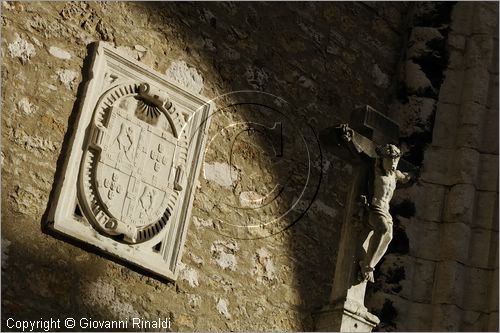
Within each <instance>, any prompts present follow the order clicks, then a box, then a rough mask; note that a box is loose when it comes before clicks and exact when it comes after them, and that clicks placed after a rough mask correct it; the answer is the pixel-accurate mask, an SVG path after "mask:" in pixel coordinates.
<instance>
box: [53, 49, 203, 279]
mask: <svg viewBox="0 0 500 333" xmlns="http://www.w3.org/2000/svg"><path fill="white" fill-rule="evenodd" d="M91 74H92V75H91V77H92V79H91V80H90V81H89V82H88V83H87V87H86V90H85V96H83V98H84V100H83V103H82V107H81V110H80V113H79V118H78V123H77V124H76V128H75V130H74V133H73V136H72V138H71V142H70V146H69V148H68V149H69V153H66V159H65V164H64V167H63V168H64V169H63V170H62V175H61V177H60V181H59V182H58V183H57V185H56V189H55V200H54V201H53V203H52V207H51V210H50V212H49V222H52V223H53V229H55V230H56V231H58V232H61V233H63V234H66V235H69V236H71V237H73V238H76V239H79V240H81V241H84V242H86V243H90V244H92V245H94V246H96V247H98V248H100V249H102V250H103V251H105V252H109V253H111V254H113V255H116V256H118V257H120V258H122V259H125V260H127V261H130V262H132V263H135V264H137V265H139V266H141V267H143V268H146V269H147V270H149V271H152V272H154V273H158V274H160V275H162V276H164V277H167V278H169V279H175V278H176V276H177V273H178V272H177V264H178V262H179V261H180V259H181V256H182V247H183V243H184V240H185V237H186V232H187V226H188V222H189V219H190V213H191V208H192V202H193V198H194V190H195V184H196V179H197V177H198V174H199V169H200V166H201V162H202V158H203V150H204V146H205V142H206V132H207V130H208V126H209V120H210V117H209V115H210V112H211V110H212V108H213V105H212V103H211V102H210V101H209V100H208V99H207V98H205V97H203V96H201V95H198V94H193V93H191V92H189V91H186V90H184V89H183V88H182V87H179V86H176V85H175V84H173V83H171V82H169V81H168V80H167V79H166V78H165V77H163V76H162V75H161V74H159V73H156V72H154V71H153V70H151V69H149V68H147V67H146V66H145V65H144V64H141V63H139V62H138V61H136V60H134V59H131V58H129V57H128V56H127V55H124V54H121V53H120V52H119V51H118V50H116V49H114V48H113V47H111V46H109V45H108V44H106V43H102V42H101V43H99V44H97V45H96V52H95V54H94V58H93V64H92V73H91ZM63 154H64V152H63Z"/></svg>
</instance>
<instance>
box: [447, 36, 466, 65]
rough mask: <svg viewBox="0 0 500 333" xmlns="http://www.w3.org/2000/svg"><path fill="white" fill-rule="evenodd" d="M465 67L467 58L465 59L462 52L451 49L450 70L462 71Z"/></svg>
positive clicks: (449, 57)
mask: <svg viewBox="0 0 500 333" xmlns="http://www.w3.org/2000/svg"><path fill="white" fill-rule="evenodd" d="M462 38H463V37H462ZM448 40H449V39H448ZM464 67H465V57H464V54H463V52H462V51H460V50H453V49H451V50H450V53H449V56H448V68H449V69H455V70H461V69H463V68H464Z"/></svg>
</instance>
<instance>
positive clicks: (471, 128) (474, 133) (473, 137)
mask: <svg viewBox="0 0 500 333" xmlns="http://www.w3.org/2000/svg"><path fill="white" fill-rule="evenodd" d="M482 140H483V133H482V131H481V126H480V125H473V124H462V125H461V126H460V128H459V129H458V136H457V147H464V148H472V149H476V150H478V149H480V148H481V143H482Z"/></svg>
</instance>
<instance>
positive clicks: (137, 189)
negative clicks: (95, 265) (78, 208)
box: [79, 83, 187, 243]
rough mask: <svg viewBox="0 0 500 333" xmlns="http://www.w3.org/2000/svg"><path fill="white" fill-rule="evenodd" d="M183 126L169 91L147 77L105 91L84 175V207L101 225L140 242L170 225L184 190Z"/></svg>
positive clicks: (96, 114) (111, 232) (108, 232)
mask: <svg viewBox="0 0 500 333" xmlns="http://www.w3.org/2000/svg"><path fill="white" fill-rule="evenodd" d="M183 126H184V120H183V118H182V115H181V114H180V112H179V111H178V110H176V108H175V106H174V105H173V104H172V102H171V101H170V100H169V98H168V96H167V95H166V94H164V93H162V92H161V91H159V90H158V89H155V88H152V87H151V86H150V85H149V84H147V83H125V84H120V85H118V86H116V87H113V88H111V89H109V90H108V91H107V92H106V93H104V94H103V96H102V97H101V99H100V100H99V103H98V104H97V106H96V110H95V112H94V118H93V120H92V124H91V129H90V133H91V134H90V142H88V144H87V147H86V149H85V151H84V158H83V161H82V166H81V170H80V177H79V178H80V179H79V181H80V184H79V185H80V187H79V190H80V193H81V194H83V195H81V202H82V208H83V210H84V213H87V214H86V215H88V216H90V217H91V222H92V223H93V224H94V226H95V227H96V229H97V230H99V231H100V232H102V233H104V234H106V235H110V236H119V235H123V237H122V238H121V240H123V241H124V242H128V243H138V242H143V241H146V240H149V239H151V238H153V237H154V236H156V235H157V234H158V233H159V232H160V231H161V230H162V229H163V227H165V225H166V224H167V223H168V221H169V219H170V216H171V214H172V212H173V210H174V208H175V206H176V204H177V201H178V198H179V192H180V190H182V186H181V182H182V179H181V177H182V170H183V169H185V167H186V158H187V137H186V132H185V131H183V128H182V127H183ZM117 239H120V238H117Z"/></svg>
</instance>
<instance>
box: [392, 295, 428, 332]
mask: <svg viewBox="0 0 500 333" xmlns="http://www.w3.org/2000/svg"><path fill="white" fill-rule="evenodd" d="M432 309H433V305H432V304H426V303H425V304H423V303H417V302H412V303H410V304H409V305H408V315H407V316H406V317H405V318H404V320H401V325H398V328H397V329H398V331H400V332H401V331H406V332H409V331H415V332H418V331H428V330H429V324H430V323H431V321H432Z"/></svg>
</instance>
